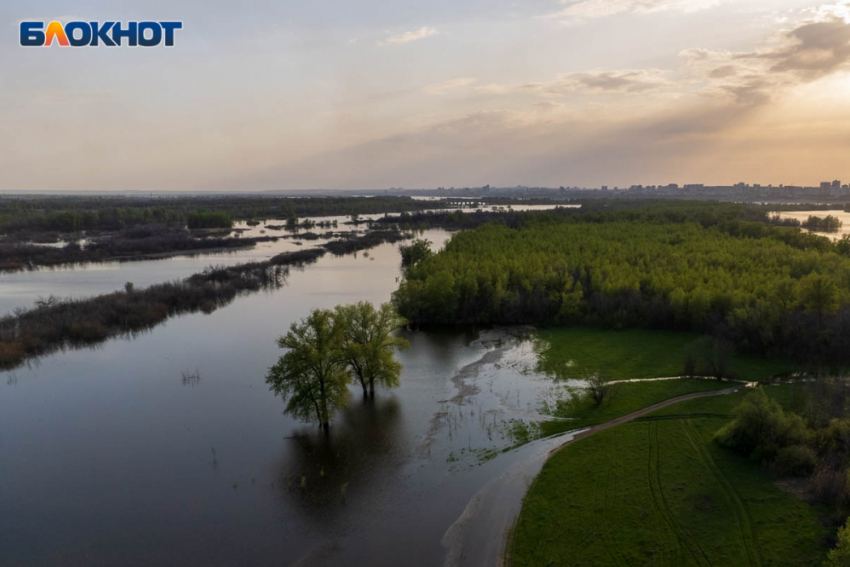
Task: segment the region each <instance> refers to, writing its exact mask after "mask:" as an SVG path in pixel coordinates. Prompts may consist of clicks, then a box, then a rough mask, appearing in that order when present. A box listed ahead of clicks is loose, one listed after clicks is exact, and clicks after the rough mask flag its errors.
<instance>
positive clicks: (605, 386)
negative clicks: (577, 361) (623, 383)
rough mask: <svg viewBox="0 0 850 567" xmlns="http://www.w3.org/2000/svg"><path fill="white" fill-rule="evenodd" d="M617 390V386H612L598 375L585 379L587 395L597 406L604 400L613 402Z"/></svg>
mask: <svg viewBox="0 0 850 567" xmlns="http://www.w3.org/2000/svg"><path fill="white" fill-rule="evenodd" d="M619 389H620V388H619V384H612V383H611V382H609V381H608V380H606V379H605V378H603V377H601V376H600V375H599V374H598V373H597V374H593V375H591V376H590V377H589V378H587V394H588V395H589V396H590V399H592V400H593V403H595V404H596V405H597V406H601V405H602V403H603V402H604V401H605V400H606V399H607V400H608V401H611V400H613V399H614V398H615V397H616V396H617V391H618V390H619Z"/></svg>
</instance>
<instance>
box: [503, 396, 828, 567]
mask: <svg viewBox="0 0 850 567" xmlns="http://www.w3.org/2000/svg"><path fill="white" fill-rule="evenodd" d="M709 383H712V382H709ZM643 385H644V384H641V386H643ZM785 389H786V387H781V388H772V389H771V393H772V394H777V395H783V396H784V395H785V392H784V391H783V390H785ZM621 397H622V394H621ZM740 399H741V395H732V396H716V397H711V398H702V399H699V400H693V401H688V402H683V403H681V404H676V405H673V406H670V407H668V408H665V412H664V413H663V414H651V415H650V416H649V417H647V418H646V420H645V421H642V422H633V423H630V424H626V425H622V426H618V427H615V428H612V429H609V430H607V431H602V432H600V433H597V434H595V435H593V436H591V437H588V438H586V439H582V440H581V441H578V442H576V443H574V444H572V445H570V446H568V447H565V448H564V449H563V450H562V451H560V452H558V453H557V454H555V455H553V456H552V457H551V458H550V459H549V461H548V462H547V463H546V465H545V466H544V467H543V470H542V472H541V473H540V475H539V476H538V477H537V479H536V480H535V481H534V483H533V484H532V486H531V488H530V490H529V492H528V495H527V496H526V498H525V501H524V503H523V508H522V512H521V514H520V517H519V519H518V521H517V526H516V529H515V534H514V543H513V545H512V549H511V552H512V553H511V555H512V564H513V565H514V566H515V567H531V566H539V565H558V566H563V567H569V566H579V565H584V566H587V565H659V566H676V567H679V566H698V565H759V564H760V565H777V566H779V565H788V566H792V565H812V564H816V563H817V562H818V561H819V560H821V559H822V558H825V557H826V552H827V550H826V548H825V546H824V541H825V540H826V538H827V537H828V534H829V529H828V528H826V527H825V526H824V525H823V524H822V523H821V517H820V514H821V510H820V509H819V508H815V507H812V506H809V505H808V504H806V503H805V502H803V501H801V500H799V499H797V498H795V497H794V496H792V495H790V494H787V493H785V492H782V491H781V490H779V489H778V488H776V487H775V486H774V485H773V482H772V479H771V477H770V476H769V475H768V474H766V473H765V472H764V471H763V470H762V469H761V468H760V467H759V466H758V465H757V464H755V463H752V462H751V461H749V460H748V459H746V458H744V457H742V456H740V455H738V454H735V453H734V452H731V451H727V450H724V449H723V448H721V447H718V446H717V445H716V444H714V443H712V442H711V439H712V436H713V434H714V432H715V431H716V430H717V428H718V427H720V426H721V425H722V424H723V421H724V418H720V417H713V416H712V414H715V415H716V414H720V415H723V414H724V413H727V412H728V411H729V410H730V409H731V407H733V406H734V405H735V404H736V403H737V402H739V401H740ZM705 414H709V415H705Z"/></svg>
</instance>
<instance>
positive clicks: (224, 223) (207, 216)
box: [186, 212, 233, 228]
mask: <svg viewBox="0 0 850 567" xmlns="http://www.w3.org/2000/svg"><path fill="white" fill-rule="evenodd" d="M186 225H187V226H188V227H189V228H231V227H232V226H233V220H231V218H230V215H228V214H227V213H210V212H197V213H192V214H190V215H189V216H188V217H187V218H186Z"/></svg>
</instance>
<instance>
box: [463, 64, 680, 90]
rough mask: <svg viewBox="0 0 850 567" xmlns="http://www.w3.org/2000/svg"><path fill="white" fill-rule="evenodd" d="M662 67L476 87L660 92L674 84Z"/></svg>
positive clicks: (572, 75)
mask: <svg viewBox="0 0 850 567" xmlns="http://www.w3.org/2000/svg"><path fill="white" fill-rule="evenodd" d="M666 74H667V71H663V70H661V69H624V70H612V71H587V72H583V73H567V74H563V75H558V76H557V77H555V78H554V79H552V80H548V81H540V82H532V83H523V84H519V85H500V84H492V83H491V84H486V85H480V86H478V87H477V88H476V90H477V91H478V92H480V93H484V94H492V95H504V94H516V93H537V94H540V95H542V96H559V95H564V94H567V93H572V92H586V93H597V94H599V93H621V94H636V93H647V92H650V91H657V90H661V89H664V88H668V87H671V86H672V83H670V82H669V81H668V80H667V79H666V78H665V75H666Z"/></svg>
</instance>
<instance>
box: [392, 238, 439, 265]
mask: <svg viewBox="0 0 850 567" xmlns="http://www.w3.org/2000/svg"><path fill="white" fill-rule="evenodd" d="M431 244H432V243H431V241H430V240H425V239H422V238H417V239H416V240H414V241H413V242H411V243H410V244H400V245H399V247H398V249H399V251H400V252H401V265H402V266H404V267H409V266H415V265H416V264H418V263H419V262H421V261H423V260H427V259H428V258H430V257H431V256H432V252H431Z"/></svg>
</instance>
